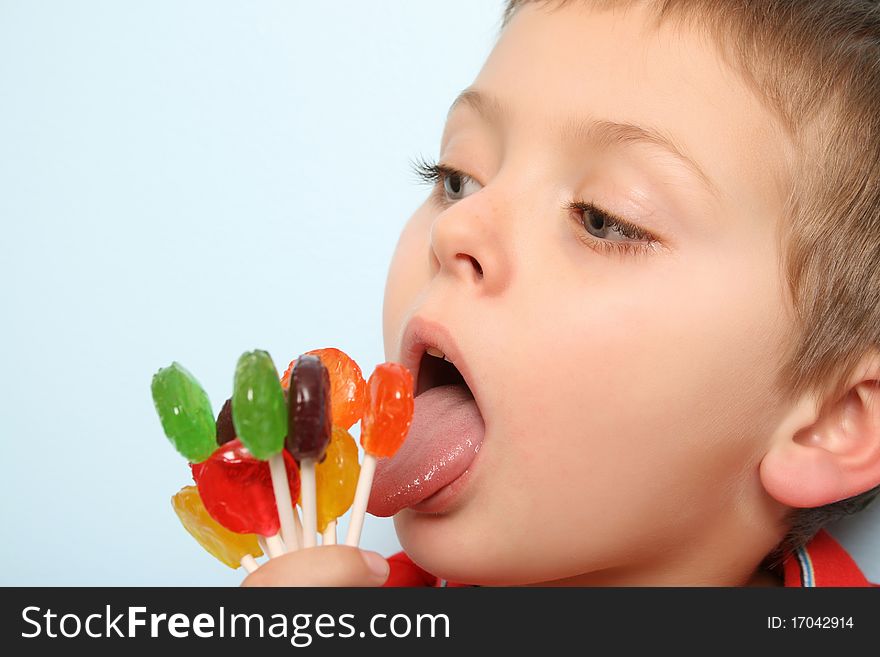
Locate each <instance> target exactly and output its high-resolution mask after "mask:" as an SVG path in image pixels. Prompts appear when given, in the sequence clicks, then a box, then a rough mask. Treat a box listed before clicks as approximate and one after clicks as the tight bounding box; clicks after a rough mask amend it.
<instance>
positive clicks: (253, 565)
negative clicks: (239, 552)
mask: <svg viewBox="0 0 880 657" xmlns="http://www.w3.org/2000/svg"><path fill="white" fill-rule="evenodd" d="M241 567H242V568H244V569H245V570H246V571H248V573H252V572H254V571H255V570H256V569H257V568H259V567H260V564H258V563H257V560H256V559H254V555H252V554H246V555H244V556H243V557H242V558H241Z"/></svg>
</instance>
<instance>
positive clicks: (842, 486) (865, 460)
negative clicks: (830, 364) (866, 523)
mask: <svg viewBox="0 0 880 657" xmlns="http://www.w3.org/2000/svg"><path fill="white" fill-rule="evenodd" d="M760 477H761V483H762V484H763V486H764V488H765V489H766V491H767V492H768V493H769V494H770V496H771V497H773V498H775V499H776V500H778V501H779V502H781V503H783V504H785V505H787V506H791V507H796V508H813V507H818V506H823V505H825V504H830V503H832V502H837V501H839V500H843V499H846V498H848V497H852V496H854V495H858V494H860V493H864V492H865V491H867V490H870V489H871V488H874V487H875V486H877V485H878V484H880V353H877V352H872V353H871V354H870V355H869V356H868V357H866V358H865V359H863V360H862V361H861V362H860V364H859V367H857V368H856V372H855V374H854V375H853V376H852V377H851V379H850V380H849V382H848V383H847V386H846V393H845V394H844V395H843V396H842V397H841V398H840V399H838V400H836V401H834V402H833V403H830V404H828V405H827V408H826V409H825V410H822V411H820V408H819V403H818V398H817V397H816V396H815V395H814V394H810V395H805V396H804V397H803V398H802V399H801V400H799V401H798V402H797V403H796V404H795V405H794V407H793V408H792V409H791V412H789V413H788V414H787V415H786V417H785V418H784V419H783V421H782V422H781V423H780V424H779V426H778V428H777V430H776V431H775V432H774V435H773V436H772V437H771V440H770V444H769V448H768V451H767V453H766V454H765V456H764V458H763V460H762V461H761V466H760Z"/></svg>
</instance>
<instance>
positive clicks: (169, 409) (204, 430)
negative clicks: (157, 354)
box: [150, 362, 216, 463]
mask: <svg viewBox="0 0 880 657" xmlns="http://www.w3.org/2000/svg"><path fill="white" fill-rule="evenodd" d="M150 388H151V391H152V393H153V404H154V405H155V407H156V412H157V413H158V414H159V420H160V421H161V422H162V429H163V430H164V431H165V435H166V436H168V440H170V441H171V444H172V445H174V447H175V449H176V450H177V451H178V452H180V453H181V454H182V455H183V456H184V458H186V459H187V460H189V461H191V462H193V463H200V462H201V461H204V460H205V459H206V458H208V457H209V456H210V455H211V452H213V451H214V449H215V447H216V443H215V432H216V429H215V425H214V413H213V411H212V410H211V402H210V400H209V399H208V395H207V393H206V392H205V391H204V390H203V389H202V386H200V385H199V382H198V381H196V379H195V377H194V376H193V375H192V374H190V373H189V372H188V371H187V370H186V369H185V368H184V367H183V366H182V365H181V364H180V363H178V362H173V363H171V365H170V366H168V367H165V368H162V369H161V370H159V371H158V372H156V374H155V375H153V382H152V384H151V386H150Z"/></svg>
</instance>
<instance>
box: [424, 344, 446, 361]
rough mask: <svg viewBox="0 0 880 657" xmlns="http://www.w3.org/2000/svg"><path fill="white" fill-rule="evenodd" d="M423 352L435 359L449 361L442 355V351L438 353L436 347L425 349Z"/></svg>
mask: <svg viewBox="0 0 880 657" xmlns="http://www.w3.org/2000/svg"><path fill="white" fill-rule="evenodd" d="M425 351H427V352H428V353H429V354H431V355H432V356H434V357H435V358H443V359H444V360H449V359H448V358H446V354H444V353H443V352H442V351H440V350H439V349H437V348H436V347H428V348H427V349H425Z"/></svg>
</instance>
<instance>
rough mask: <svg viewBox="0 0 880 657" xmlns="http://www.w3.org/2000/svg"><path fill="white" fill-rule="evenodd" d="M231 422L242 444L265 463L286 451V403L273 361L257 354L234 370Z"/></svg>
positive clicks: (246, 356)
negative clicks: (284, 448)
mask: <svg viewBox="0 0 880 657" xmlns="http://www.w3.org/2000/svg"><path fill="white" fill-rule="evenodd" d="M232 421H233V423H234V424H235V432H236V434H237V435H238V438H239V440H241V442H242V443H243V444H244V446H245V447H247V448H248V450H249V451H250V453H251V454H253V455H254V456H255V457H256V458H258V459H260V460H261V461H266V460H268V459H269V458H270V457H272V456H273V455H274V454H278V453H279V452H280V451H281V450H282V448H283V447H284V438H285V437H286V436H287V402H285V401H284V392H283V391H282V389H281V381H280V380H279V379H278V370H276V369H275V364H274V363H273V362H272V357H271V356H269V354H268V353H267V352H265V351H261V350H256V351H249V352H247V353H245V354H242V356H241V358H239V359H238V365H237V366H236V367H235V383H234V387H233V391H232Z"/></svg>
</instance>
